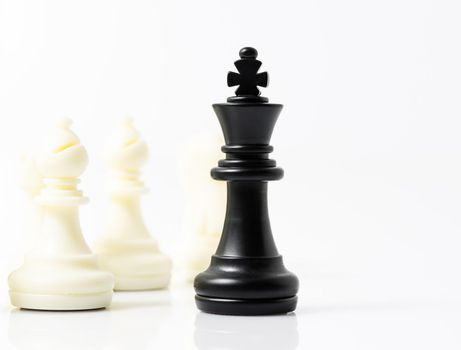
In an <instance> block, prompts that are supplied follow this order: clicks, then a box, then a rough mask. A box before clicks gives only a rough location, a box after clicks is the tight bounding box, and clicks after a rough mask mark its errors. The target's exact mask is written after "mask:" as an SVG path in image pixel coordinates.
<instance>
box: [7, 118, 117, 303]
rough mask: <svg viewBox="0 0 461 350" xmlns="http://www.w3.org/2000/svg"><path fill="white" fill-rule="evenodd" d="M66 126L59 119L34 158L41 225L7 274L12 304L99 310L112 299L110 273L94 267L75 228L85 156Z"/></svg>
mask: <svg viewBox="0 0 461 350" xmlns="http://www.w3.org/2000/svg"><path fill="white" fill-rule="evenodd" d="M70 126H71V121H70V120H69V119H63V120H61V121H60V123H59V124H58V125H57V128H56V129H55V130H54V133H53V135H52V136H51V137H50V138H45V139H46V140H47V145H45V147H44V149H43V150H42V152H41V153H39V155H38V156H37V159H36V164H37V169H38V171H39V173H40V174H41V176H42V177H43V188H42V189H41V191H40V193H39V194H38V195H37V196H36V197H35V200H36V201H37V203H38V204H39V205H40V206H41V207H42V218H41V224H40V226H39V227H37V230H38V232H37V234H36V241H35V242H34V245H33V247H32V249H31V251H30V252H29V253H27V254H26V256H25V259H24V263H23V265H22V266H21V267H20V268H19V269H18V270H16V271H14V272H13V273H11V274H10V276H9V279H8V283H9V287H10V298H11V303H12V304H13V305H14V306H17V307H20V308H26V309H38V310H87V309H98V308H103V307H106V306H108V305H109V304H110V302H111V299H112V289H113V284H114V280H113V276H112V274H110V273H109V272H105V271H102V270H100V269H99V266H98V261H97V257H96V255H94V254H92V252H91V251H90V249H89V248H88V246H87V244H86V242H85V240H84V238H83V235H82V233H81V229H80V220H79V212H78V206H79V205H81V204H84V203H86V202H87V198H85V197H83V195H82V192H81V191H79V190H78V188H77V184H78V183H79V180H78V177H79V176H80V175H81V174H82V173H83V171H84V170H85V168H86V166H87V163H88V155H87V152H86V150H85V148H84V147H83V146H82V145H81V144H80V140H79V139H78V137H77V136H76V135H75V134H74V133H73V132H72V131H71V130H70Z"/></svg>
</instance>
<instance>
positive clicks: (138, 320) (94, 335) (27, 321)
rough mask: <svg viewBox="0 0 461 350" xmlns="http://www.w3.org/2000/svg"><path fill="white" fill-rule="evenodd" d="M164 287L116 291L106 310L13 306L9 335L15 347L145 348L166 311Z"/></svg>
mask: <svg viewBox="0 0 461 350" xmlns="http://www.w3.org/2000/svg"><path fill="white" fill-rule="evenodd" d="M169 303H170V302H169V294H168V291H161V292H133V293H128V292H127V293H117V294H115V297H114V301H113V303H112V305H111V306H110V308H108V309H106V310H93V311H74V312H66V311H64V312H62V311H61V312H53V311H32V310H19V309H14V310H12V311H11V312H10V318H9V339H10V342H11V344H12V345H13V346H14V348H15V349H18V350H23V349H24V350H35V349H37V350H38V349H47V350H54V349H59V350H63V349H66V350H74V349H75V350H77V349H78V350H81V349H95V350H96V349H119V350H125V349H131V350H142V349H147V348H148V346H149V343H150V341H151V340H152V338H153V337H154V336H155V335H156V332H157V330H158V328H159V326H160V325H161V323H162V322H163V321H164V320H165V318H166V317H167V316H168V314H169V312H170V307H169Z"/></svg>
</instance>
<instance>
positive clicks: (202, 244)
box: [180, 134, 226, 281]
mask: <svg viewBox="0 0 461 350" xmlns="http://www.w3.org/2000/svg"><path fill="white" fill-rule="evenodd" d="M222 145H224V141H223V139H222V136H221V135H219V134H212V135H210V134H199V135H196V136H195V137H194V138H192V139H191V140H190V142H189V143H188V144H187V145H185V147H184V149H183V150H182V151H181V161H180V167H181V169H180V174H181V182H182V184H183V187H184V195H185V205H186V210H187V213H186V219H185V225H184V226H185V228H184V230H185V231H186V232H187V233H188V234H189V237H187V240H186V242H187V246H186V248H185V249H184V255H185V259H184V260H183V262H182V265H183V266H184V268H185V273H186V278H187V280H189V281H192V280H193V279H194V277H195V276H196V275H197V274H198V273H200V272H202V271H204V270H205V269H206V268H207V267H208V265H209V264H210V259H211V256H212V255H213V254H214V252H215V251H216V248H217V247H218V243H219V239H220V237H221V232H222V227H223V223H224V214H225V209H226V182H225V181H215V180H213V179H212V178H211V177H210V170H211V168H213V167H215V166H217V164H218V160H219V159H220V158H222V152H221V151H220V149H221V146H222Z"/></svg>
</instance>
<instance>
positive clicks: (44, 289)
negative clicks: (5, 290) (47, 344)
mask: <svg viewBox="0 0 461 350" xmlns="http://www.w3.org/2000/svg"><path fill="white" fill-rule="evenodd" d="M98 268H99V267H98V263H97V258H96V256H95V255H93V254H88V255H82V256H75V257H59V258H58V257H54V258H52V259H50V258H40V257H28V258H26V261H25V262H24V264H23V265H22V266H21V267H20V268H19V269H18V270H16V271H14V272H13V273H11V275H10V276H9V279H8V283H9V285H10V299H11V303H12V304H13V305H14V306H16V307H19V308H23V309H34V310H55V311H63V310H91V309H100V308H104V307H107V306H109V305H110V303H111V300H112V285H113V276H112V274H110V273H108V272H105V271H101V270H99V269H98Z"/></svg>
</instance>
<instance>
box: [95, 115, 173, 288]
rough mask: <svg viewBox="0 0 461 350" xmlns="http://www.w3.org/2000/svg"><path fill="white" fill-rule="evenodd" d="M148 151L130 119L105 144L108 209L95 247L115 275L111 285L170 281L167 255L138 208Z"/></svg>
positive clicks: (151, 284)
mask: <svg viewBox="0 0 461 350" xmlns="http://www.w3.org/2000/svg"><path fill="white" fill-rule="evenodd" d="M148 153H149V152H148V147H147V144H146V143H145V142H144V140H142V139H141V136H140V135H139V132H138V131H137V130H136V129H135V128H134V126H133V121H132V120H131V119H126V120H124V121H123V122H122V123H121V125H119V126H118V128H117V129H116V130H115V132H114V134H113V135H112V138H111V139H110V140H109V142H108V144H107V145H106V147H105V158H106V161H107V163H108V166H109V171H110V174H109V175H110V179H109V183H108V191H109V194H110V209H109V217H108V220H107V222H108V223H107V227H106V231H105V233H104V234H103V237H102V238H101V239H100V240H99V241H98V242H97V243H96V246H95V251H96V252H97V253H98V254H99V256H100V262H101V266H102V267H103V268H104V269H106V270H108V271H111V272H112V273H113V274H114V275H115V289H116V290H147V289H159V288H165V287H167V286H168V283H169V281H170V276H171V268H172V264H171V260H170V258H169V257H167V256H166V255H165V254H163V253H162V252H161V251H160V249H159V246H158V244H157V241H156V240H155V239H154V238H153V237H152V236H151V235H150V234H149V230H148V229H147V227H146V225H145V223H144V220H143V217H142V213H141V208H140V196H141V195H142V194H144V193H145V192H147V189H146V187H145V186H144V184H143V183H142V182H141V180H140V179H139V175H140V169H141V168H142V167H143V166H144V164H145V163H146V161H147V158H148V155H149V154H148Z"/></svg>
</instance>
